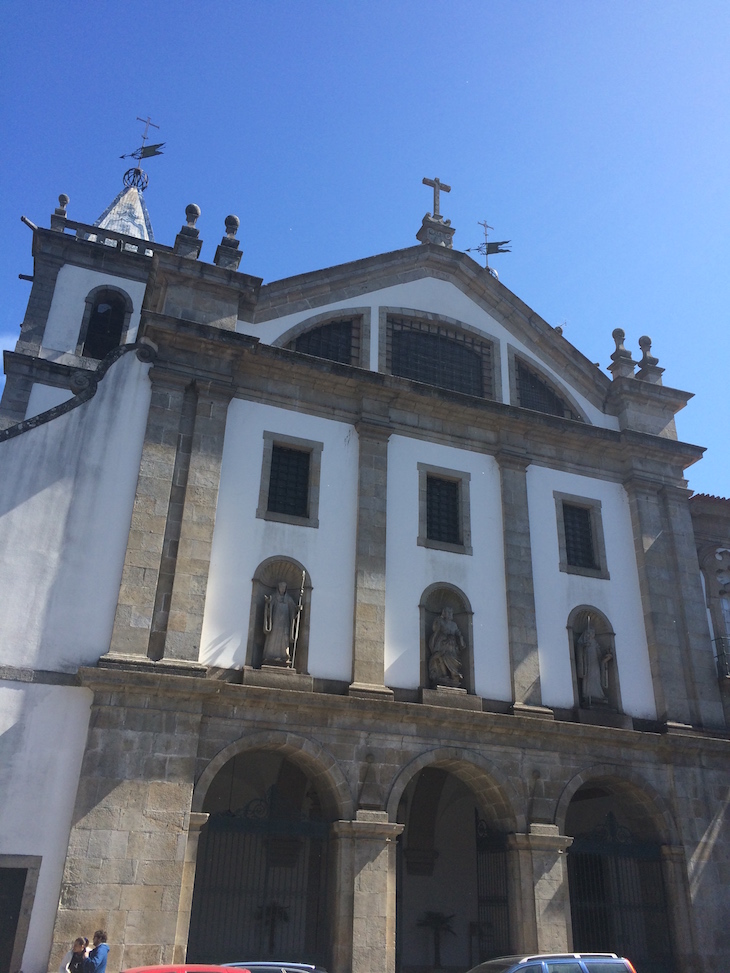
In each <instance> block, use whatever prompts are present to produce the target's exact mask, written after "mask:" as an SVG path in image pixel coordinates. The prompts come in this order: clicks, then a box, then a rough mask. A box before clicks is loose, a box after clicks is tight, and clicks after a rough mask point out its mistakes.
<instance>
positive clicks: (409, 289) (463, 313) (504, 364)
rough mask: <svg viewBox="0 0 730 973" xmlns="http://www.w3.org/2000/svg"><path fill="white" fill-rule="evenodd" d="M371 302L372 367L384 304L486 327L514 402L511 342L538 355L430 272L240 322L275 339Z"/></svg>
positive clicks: (586, 410) (587, 410)
mask: <svg viewBox="0 0 730 973" xmlns="http://www.w3.org/2000/svg"><path fill="white" fill-rule="evenodd" d="M368 305H370V306H371V349H370V367H371V369H372V370H374V371H376V370H377V367H378V357H377V333H378V321H379V309H380V308H381V307H403V308H408V309H412V310H414V311H418V310H422V311H428V312H429V313H431V314H443V315H445V316H447V317H450V318H455V319H456V320H458V321H461V322H463V323H464V324H468V325H470V326H471V327H473V328H477V329H478V330H480V331H482V332H484V333H485V334H487V335H489V336H490V337H492V338H495V339H496V340H497V341H498V342H499V344H500V349H501V350H500V358H501V370H502V396H503V400H504V401H505V402H507V403H508V402H509V372H508V355H507V343H509V344H511V345H512V346H513V347H514V348H515V350H516V351H518V352H519V354H520V355H521V356H523V357H524V358H525V360H526V361H530V360H535V354H534V352H533V351H531V350H529V349H528V348H527V347H526V346H525V345H523V344H522V343H521V342H520V341H519V340H518V339H517V338H516V337H515V335H513V334H512V332H511V331H510V330H509V329H508V328H506V327H505V326H504V325H503V324H501V323H500V322H499V321H498V320H497V318H495V317H493V316H492V315H491V314H488V313H487V312H486V311H485V310H484V309H483V308H482V307H480V306H479V305H478V304H476V303H475V302H474V301H473V300H472V299H471V298H470V297H469V296H468V295H467V294H465V293H464V292H463V291H462V290H461V289H460V288H458V287H455V286H454V284H452V283H450V282H449V281H446V280H438V279H436V278H433V277H426V278H423V279H421V280H414V281H408V282H407V283H404V284H396V285H394V286H393V287H385V288H381V289H380V290H375V291H372V292H370V293H366V294H358V295H357V298H354V299H350V300H347V301H336V302H334V303H333V304H331V305H329V306H325V305H323V306H320V307H317V308H315V309H309V310H306V311H297V312H296V313H294V314H288V315H286V316H285V317H281V318H276V319H275V320H272V321H265V322H263V323H262V324H249V323H247V322H244V321H239V322H238V324H237V330H239V331H242V332H244V333H245V334H251V335H255V336H256V337H258V338H260V339H261V341H263V342H266V343H267V344H272V343H273V342H274V341H276V339H277V338H278V337H279V336H280V335H282V334H284V332H286V331H288V330H289V328H292V327H294V326H295V325H297V324H301V322H303V321H306V320H307V318H311V317H314V316H315V315H321V314H324V313H326V312H327V311H332V312H333V313H335V312H339V311H344V310H346V309H347V308H352V307H367V306H368ZM539 361H540V365H541V366H542V368H543V369H544V371H545V372H546V373H547V374H548V375H550V376H551V377H552V379H553V380H554V381H555V384H556V386H557V387H558V388H560V387H561V386H566V387H567V388H569V389H570V391H571V393H572V394H573V396H574V397H575V399H576V402H577V403H578V405H579V406H580V408H581V410H582V411H583V414H584V415H585V416H586V417H587V419H588V420H589V421H590V422H591V423H593V424H594V425H596V426H602V427H603V428H605V429H618V428H619V425H618V419H617V418H616V417H615V416H609V415H605V414H604V413H603V412H601V411H600V409H597V408H596V407H595V406H594V405H593V404H592V403H591V402H589V401H588V400H587V399H586V398H585V396H583V395H582V394H581V393H580V392H579V391H577V390H576V389H574V388H573V387H572V386H571V385H569V384H568V383H567V382H566V379H565V376H564V375H561V374H559V373H558V372H556V371H555V369H554V368H551V367H550V366H549V365H548V364H547V363H546V362H544V361H543V360H542V359H539Z"/></svg>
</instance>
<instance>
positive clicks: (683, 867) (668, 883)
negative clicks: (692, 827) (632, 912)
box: [661, 845, 722, 970]
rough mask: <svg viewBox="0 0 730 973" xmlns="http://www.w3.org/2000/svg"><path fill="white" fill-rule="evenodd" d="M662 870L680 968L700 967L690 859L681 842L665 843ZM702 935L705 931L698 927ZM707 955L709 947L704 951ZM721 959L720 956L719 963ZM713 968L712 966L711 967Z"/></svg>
mask: <svg viewBox="0 0 730 973" xmlns="http://www.w3.org/2000/svg"><path fill="white" fill-rule="evenodd" d="M661 852H662V873H663V878H664V888H665V889H666V894H667V911H668V913H669V915H668V918H669V924H670V929H671V932H672V949H673V952H674V958H675V960H676V962H677V965H678V967H679V969H681V970H700V969H702V961H701V959H700V955H699V953H698V950H697V943H696V940H695V931H694V929H693V928H692V918H691V917H692V908H691V902H692V899H691V895H690V890H689V887H688V883H687V860H686V858H685V853H684V848H683V847H682V845H662V849H661ZM697 933H698V934H699V935H700V936H701V935H702V931H701V930H699V929H698V930H697ZM704 952H705V955H707V952H709V951H708V950H704ZM721 964H722V960H720V959H719V957H718V965H721ZM709 968H710V969H712V966H711V965H710V967H709Z"/></svg>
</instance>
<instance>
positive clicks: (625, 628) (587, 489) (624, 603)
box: [527, 466, 656, 719]
mask: <svg viewBox="0 0 730 973" xmlns="http://www.w3.org/2000/svg"><path fill="white" fill-rule="evenodd" d="M527 491H528V504H529V514H530V540H531V545H532V565H533V577H534V584H535V610H536V614H537V635H538V645H539V657H540V682H541V686H542V700H543V703H544V704H545V705H546V706H559V707H572V706H573V705H575V700H574V691H573V676H572V670H571V651H572V650H571V647H570V644H569V639H568V632H567V629H566V625H567V623H568V616H569V615H570V613H571V611H572V610H573V609H574V608H575V607H577V606H578V605H593V606H594V607H595V608H597V609H598V610H599V611H601V612H603V614H604V615H606V616H607V618H608V619H609V621H610V622H611V625H612V626H613V630H614V632H615V635H616V666H617V669H618V676H619V685H620V688H621V700H622V704H623V709H624V712H625V713H628V714H629V715H631V716H636V717H640V718H644V719H655V718H656V704H655V700H654V690H653V686H652V680H651V670H650V666H649V650H648V646H647V641H646V630H645V628H644V617H643V611H642V605H641V595H640V591H639V573H638V570H637V566H636V555H635V552H634V539H633V530H632V525H631V515H630V512H629V503H628V498H627V496H626V492H625V490H624V488H623V487H622V486H621V484H619V483H610V482H607V481H603V480H598V479H594V478H592V477H586V476H579V475H577V474H574V473H564V472H561V471H558V470H551V469H546V468H544V467H538V466H530V467H529V468H528V471H527ZM554 491H558V492H559V493H568V494H572V495H574V496H579V497H585V498H587V499H590V500H600V501H601V517H602V520H603V535H604V540H605V545H606V563H607V566H608V571H609V574H610V578H609V579H603V578H587V577H583V576H582V575H576V574H567V573H565V572H563V571H560V570H559V563H560V553H559V549H558V527H557V515H556V510H555V498H554V496H553V492H554Z"/></svg>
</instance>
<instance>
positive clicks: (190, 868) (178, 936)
mask: <svg viewBox="0 0 730 973" xmlns="http://www.w3.org/2000/svg"><path fill="white" fill-rule="evenodd" d="M209 817H210V814H207V813H205V812H202V811H191V812H190V814H189V815H188V840H187V843H186V845H185V860H184V862H183V869H182V883H181V886H180V901H179V904H178V913H177V928H176V929H175V946H174V948H173V951H172V962H173V963H184V962H185V955H186V953H187V949H188V933H189V932H190V915H191V913H192V909H193V891H194V888H195V866H196V862H197V860H198V843H199V842H200V830H201V828H202V827H203V825H204V824H206V823H207V821H208V818H209Z"/></svg>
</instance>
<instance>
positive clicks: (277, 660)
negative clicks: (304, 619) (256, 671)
mask: <svg viewBox="0 0 730 973" xmlns="http://www.w3.org/2000/svg"><path fill="white" fill-rule="evenodd" d="M303 594H304V584H303V583H302V591H301V592H300V596H299V604H297V603H296V602H295V601H294V599H293V598H292V597H291V595H290V594H288V592H287V584H286V581H280V582H279V584H278V585H277V588H276V593H275V594H273V595H265V596H264V635H265V636H266V638H265V641H264V655H263V664H264V665H267V666H291V665H292V663H293V656H294V652H295V651H296V644H297V639H298V638H299V622H300V616H301V611H302V602H303Z"/></svg>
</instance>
